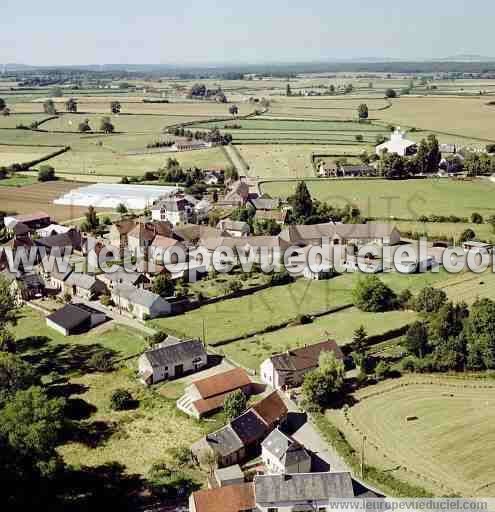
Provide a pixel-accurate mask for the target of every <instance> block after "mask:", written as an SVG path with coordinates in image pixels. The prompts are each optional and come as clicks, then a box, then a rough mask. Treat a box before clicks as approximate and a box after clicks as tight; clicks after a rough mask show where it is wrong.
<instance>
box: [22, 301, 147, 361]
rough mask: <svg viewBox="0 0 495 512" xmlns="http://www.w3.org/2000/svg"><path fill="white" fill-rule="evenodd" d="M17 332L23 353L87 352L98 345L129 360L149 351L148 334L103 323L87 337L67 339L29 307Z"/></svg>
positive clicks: (67, 337)
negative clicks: (72, 348) (146, 350)
mask: <svg viewBox="0 0 495 512" xmlns="http://www.w3.org/2000/svg"><path fill="white" fill-rule="evenodd" d="M60 307H62V305H60ZM13 332H14V335H15V337H16V339H17V340H18V342H19V344H20V346H21V348H22V353H23V354H31V355H33V354H38V353H40V352H42V351H47V354H48V352H49V351H51V350H54V351H57V352H60V351H62V350H64V349H66V348H67V349H68V348H70V347H73V346H78V347H83V348H86V349H91V348H93V347H95V346H96V347H99V348H102V347H103V348H105V349H108V350H111V351H113V352H114V353H115V355H116V357H127V356H130V355H133V354H137V353H141V352H142V351H143V350H144V349H145V348H146V343H145V340H144V335H143V334H142V333H141V332H139V331H137V330H133V329H131V328H128V327H125V326H122V325H117V324H114V325H108V324H102V325H100V326H98V327H96V328H95V329H92V330H91V331H89V332H88V333H85V334H81V335H77V336H75V335H74V336H63V335H62V334H61V333H59V332H58V331H56V330H54V329H51V328H50V327H48V326H47V325H46V321H45V317H44V316H43V314H42V313H40V312H38V311H35V310H33V309H31V308H29V307H24V308H22V310H21V313H20V318H19V321H18V323H17V325H16V326H15V327H14V328H13ZM57 346H58V347H57ZM64 357H65V356H64ZM47 362H48V361H47Z"/></svg>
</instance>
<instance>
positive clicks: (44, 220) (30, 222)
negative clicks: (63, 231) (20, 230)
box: [4, 212, 52, 232]
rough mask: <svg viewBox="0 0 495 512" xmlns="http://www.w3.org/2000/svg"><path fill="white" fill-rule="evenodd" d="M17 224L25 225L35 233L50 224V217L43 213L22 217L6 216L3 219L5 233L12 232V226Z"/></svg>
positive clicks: (27, 214) (28, 214)
mask: <svg viewBox="0 0 495 512" xmlns="http://www.w3.org/2000/svg"><path fill="white" fill-rule="evenodd" d="M18 223H21V224H25V225H26V226H27V227H28V228H29V229H31V230H33V231H35V230H37V229H41V228H45V227H47V226H49V225H50V224H51V223H52V220H51V218H50V215H48V213H45V212H33V213H26V214H23V215H16V216H13V217H11V216H7V217H5V218H4V225H5V227H6V229H7V231H10V232H12V230H13V229H14V226H15V225H16V224H18Z"/></svg>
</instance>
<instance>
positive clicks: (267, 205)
mask: <svg viewBox="0 0 495 512" xmlns="http://www.w3.org/2000/svg"><path fill="white" fill-rule="evenodd" d="M249 202H250V203H251V204H252V205H253V206H254V208H255V209H256V211H262V212H270V211H274V210H278V209H279V208H280V199H279V198H278V197H275V198H271V197H254V198H252V199H249Z"/></svg>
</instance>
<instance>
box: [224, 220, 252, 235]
mask: <svg viewBox="0 0 495 512" xmlns="http://www.w3.org/2000/svg"><path fill="white" fill-rule="evenodd" d="M217 229H218V230H219V231H220V232H221V233H222V235H223V236H233V237H237V238H239V237H243V236H248V235H249V232H250V231H251V230H250V228H249V224H248V223H247V222H241V221H237V220H230V219H223V220H221V221H220V222H219V223H218V224H217Z"/></svg>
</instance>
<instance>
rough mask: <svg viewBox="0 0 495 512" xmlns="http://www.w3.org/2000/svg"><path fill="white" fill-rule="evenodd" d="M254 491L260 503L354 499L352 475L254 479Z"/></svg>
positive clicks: (301, 474) (339, 473)
mask: <svg viewBox="0 0 495 512" xmlns="http://www.w3.org/2000/svg"><path fill="white" fill-rule="evenodd" d="M254 488H255V494H256V501H257V503H277V502H281V501H282V502H283V501H286V502H287V501H288V502H290V501H297V502H300V501H310V502H311V501H316V500H318V501H326V500H329V499H331V498H353V497H354V490H353V487H352V479H351V474H350V473H349V472H338V473H337V472H335V473H297V474H293V475H262V476H257V477H256V478H255V479H254Z"/></svg>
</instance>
